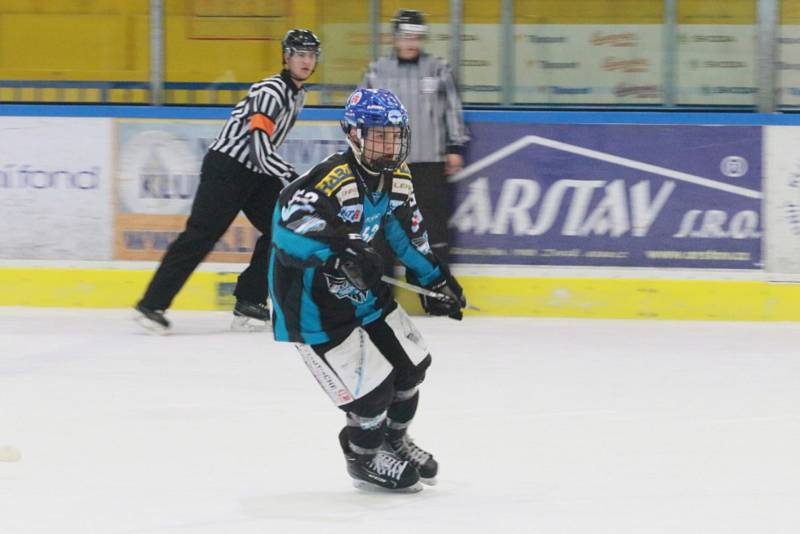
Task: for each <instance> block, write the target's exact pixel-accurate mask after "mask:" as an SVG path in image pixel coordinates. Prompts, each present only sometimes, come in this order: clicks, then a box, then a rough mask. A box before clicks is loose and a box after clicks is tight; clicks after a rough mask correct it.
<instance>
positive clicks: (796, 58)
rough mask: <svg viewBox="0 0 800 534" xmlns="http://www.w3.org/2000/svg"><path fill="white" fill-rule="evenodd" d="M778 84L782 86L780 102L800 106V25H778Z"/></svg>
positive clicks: (785, 104)
mask: <svg viewBox="0 0 800 534" xmlns="http://www.w3.org/2000/svg"><path fill="white" fill-rule="evenodd" d="M778 34H779V35H780V37H779V38H778V62H777V64H776V67H777V71H778V72H777V84H778V87H779V88H780V93H779V94H780V101H779V103H780V104H781V105H784V106H800V25H797V24H781V25H780V26H778Z"/></svg>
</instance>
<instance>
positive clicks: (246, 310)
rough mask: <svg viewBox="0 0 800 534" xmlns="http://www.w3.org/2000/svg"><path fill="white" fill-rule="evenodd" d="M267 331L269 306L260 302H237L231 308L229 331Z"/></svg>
mask: <svg viewBox="0 0 800 534" xmlns="http://www.w3.org/2000/svg"><path fill="white" fill-rule="evenodd" d="M267 329H269V306H267V305H266V304H262V303H260V302H248V301H246V300H237V301H236V306H234V308H233V322H232V323H231V330H233V331H234V332H263V331H265V330H267Z"/></svg>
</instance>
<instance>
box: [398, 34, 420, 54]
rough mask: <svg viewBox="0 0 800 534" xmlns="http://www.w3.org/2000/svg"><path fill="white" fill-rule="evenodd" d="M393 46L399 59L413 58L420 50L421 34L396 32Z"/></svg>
mask: <svg viewBox="0 0 800 534" xmlns="http://www.w3.org/2000/svg"><path fill="white" fill-rule="evenodd" d="M394 46H395V49H396V50H397V57H399V58H400V59H414V58H415V57H417V56H418V55H419V53H420V51H422V35H420V34H414V33H398V34H396V35H395V38H394Z"/></svg>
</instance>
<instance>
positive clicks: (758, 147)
mask: <svg viewBox="0 0 800 534" xmlns="http://www.w3.org/2000/svg"><path fill="white" fill-rule="evenodd" d="M470 130H471V133H472V137H473V140H472V142H471V143H470V145H469V151H468V153H467V161H468V162H469V165H468V166H467V167H465V168H464V169H463V170H462V171H461V172H460V173H459V174H457V175H456V176H453V177H451V180H450V181H451V195H452V198H451V203H452V204H451V217H450V221H449V226H450V231H451V261H453V262H457V263H473V264H507V265H563V266H598V267H599V266H609V267H619V266H630V267H679V268H697V267H701V268H712V269H720V268H722V269H759V268H762V260H761V236H762V231H763V228H762V214H761V199H762V196H763V194H762V185H761V177H762V170H761V153H762V134H761V128H759V127H755V126H686V125H674V126H671V125H524V124H507V123H505V124H500V123H473V124H471V125H470Z"/></svg>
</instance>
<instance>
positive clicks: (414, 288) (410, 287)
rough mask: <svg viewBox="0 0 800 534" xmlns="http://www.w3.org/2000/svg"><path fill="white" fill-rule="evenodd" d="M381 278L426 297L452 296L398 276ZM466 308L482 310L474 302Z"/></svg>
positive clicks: (445, 297) (445, 298)
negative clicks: (405, 280)
mask: <svg viewBox="0 0 800 534" xmlns="http://www.w3.org/2000/svg"><path fill="white" fill-rule="evenodd" d="M381 280H383V281H384V282H386V283H387V284H391V285H393V286H397V287H399V288H401V289H405V290H408V291H411V292H413V293H418V294H420V295H425V296H426V297H430V298H432V299H436V300H450V297H448V296H447V295H445V294H444V293H437V292H436V291H431V290H430V289H425V288H424V287H419V286H415V285H414V284H409V283H408V282H403V281H402V280H398V279H397V278H392V277H391V276H386V275H383V276H381ZM464 309H465V310H472V311H481V310H480V308H478V307H477V306H473V305H472V304H467V305H466V306H464Z"/></svg>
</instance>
